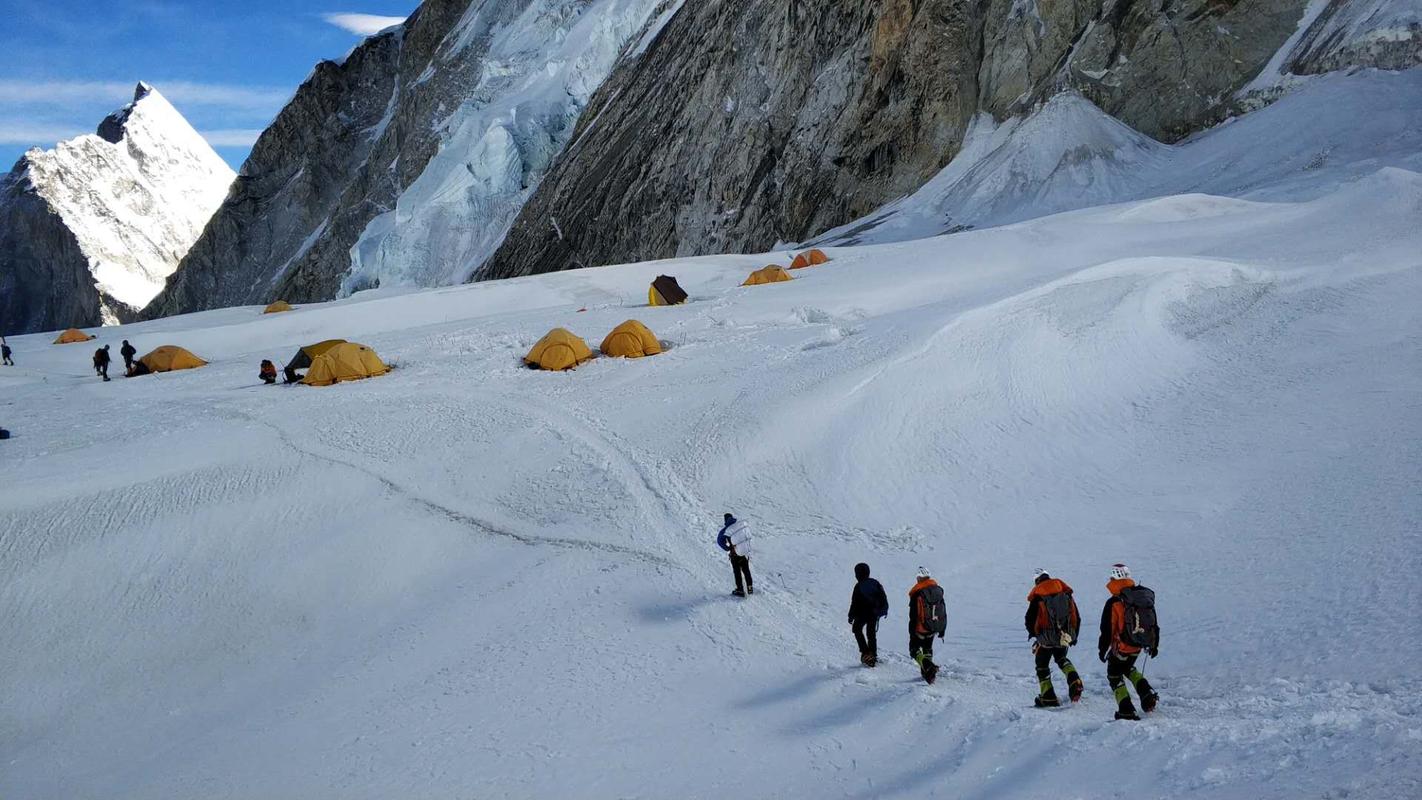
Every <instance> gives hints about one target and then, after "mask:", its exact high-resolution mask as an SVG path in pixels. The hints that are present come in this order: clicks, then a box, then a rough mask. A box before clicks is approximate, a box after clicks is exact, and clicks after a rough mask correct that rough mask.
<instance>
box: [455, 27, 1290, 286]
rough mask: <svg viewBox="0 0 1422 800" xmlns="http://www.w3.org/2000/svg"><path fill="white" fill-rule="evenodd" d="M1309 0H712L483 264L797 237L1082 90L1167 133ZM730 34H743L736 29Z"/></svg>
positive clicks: (573, 149)
mask: <svg viewBox="0 0 1422 800" xmlns="http://www.w3.org/2000/svg"><path fill="white" fill-rule="evenodd" d="M1304 6H1305V0H1260V2H1252V3H1239V2H1232V0H1187V2H1161V1H1160V0H1154V1H1153V2H1148V1H1146V0H1136V1H1133V0H1061V1H1060V2H1051V3H1048V2H1037V1H1036V0H989V2H985V3H969V2H963V1H962V0H918V1H917V2H910V0H802V2H795V3H789V4H786V3H783V2H771V1H770V0H707V1H706V2H700V3H688V4H685V5H683V6H681V7H680V10H679V11H678V12H677V13H676V15H675V16H674V17H673V18H672V19H671V20H670V21H669V22H668V23H667V24H666V26H665V27H664V28H662V29H661V30H660V33H659V35H657V36H656V39H655V41H652V42H651V43H650V44H649V45H647V46H646V47H645V49H643V50H639V51H637V52H634V53H632V54H630V55H629V57H627V58H625V59H624V60H623V62H622V63H621V65H620V66H619V68H618V69H617V70H616V71H615V72H614V73H613V75H612V76H611V78H610V79H609V80H608V81H607V83H606V84H605V85H604V86H603V87H602V88H601V89H600V90H599V92H598V93H597V94H596V95H595V96H594V98H593V100H592V102H591V104H590V105H589V109H588V111H587V113H585V114H584V116H583V119H582V120H580V122H579V128H578V131H577V132H576V133H575V135H574V138H573V143H572V144H571V145H570V146H569V147H568V149H567V150H566V151H565V153H564V154H563V156H562V157H561V158H560V160H559V162H558V163H557V164H556V165H555V167H554V169H553V170H552V171H551V172H550V173H549V174H548V176H547V177H546V178H545V179H544V181H543V182H542V184H541V185H540V186H539V187H538V189H537V191H536V192H535V193H534V194H533V196H532V198H531V199H530V200H529V202H528V204H527V205H526V206H525V207H524V209H523V211H522V212H521V214H520V216H519V218H518V220H517V222H516V223H515V224H514V226H513V228H512V230H511V231H510V233H509V235H508V236H507V238H506V239H505V241H504V244H503V245H502V247H501V248H500V249H499V250H498V252H497V253H496V254H495V256H494V257H493V258H492V259H490V260H489V261H488V262H487V263H486V264H485V265H484V267H482V268H481V269H480V271H479V273H478V275H477V277H479V278H499V277H508V276H512V275H524V274H531V273H535V272H544V271H548V270H556V269H567V268H571V267H579V266H592V265H598V264H608V263H616V262H620V261H635V260H639V259H648V258H659V257H667V256H673V255H692V254H705V253H716V252H728V251H748V250H762V249H767V248H769V247H771V246H773V245H774V244H775V243H777V242H782V241H803V240H804V239H806V238H808V237H810V236H813V235H814V234H817V233H819V232H821V231H824V230H826V229H828V228H832V227H834V226H836V225H842V224H844V223H846V222H849V221H850V220H853V219H856V218H859V217H861V216H863V215H865V214H867V213H868V212H870V211H871V210H873V209H875V208H877V207H879V206H881V205H882V204H884V203H885V202H888V201H890V200H893V199H895V198H897V197H901V196H903V195H905V194H907V193H909V192H912V191H914V190H915V189H917V188H918V187H919V186H921V185H922V184H923V183H924V182H925V181H927V180H928V179H929V178H930V177H932V176H933V175H934V174H936V173H937V172H938V171H939V169H941V168H942V167H943V166H944V165H945V164H946V163H947V162H948V161H949V160H950V159H952V158H953V157H954V155H956V154H957V152H958V151H959V149H960V148H961V147H962V146H963V142H964V139H965V136H966V134H967V132H968V128H969V126H970V124H972V122H973V120H974V119H975V118H976V117H977V114H978V113H979V112H980V111H986V112H987V113H989V114H990V115H992V116H993V117H994V118H995V119H998V120H1002V119H1006V118H1009V117H1012V116H1014V115H1020V114H1023V113H1026V112H1027V111H1029V110H1030V109H1031V108H1033V107H1034V106H1035V105H1037V104H1039V103H1040V102H1042V101H1044V100H1045V99H1047V98H1050V97H1052V96H1053V95H1055V94H1057V93H1059V92H1061V91H1063V90H1066V89H1072V90H1075V91H1076V92H1078V93H1079V94H1080V95H1082V96H1084V97H1086V98H1088V99H1090V100H1091V101H1093V102H1095V103H1096V104H1097V105H1099V106H1100V107H1101V108H1103V109H1104V110H1105V111H1107V112H1108V113H1110V114H1112V115H1114V116H1116V117H1118V118H1119V119H1120V120H1122V121H1123V122H1125V123H1126V124H1127V125H1129V126H1131V127H1133V128H1135V129H1137V130H1139V131H1141V132H1143V133H1145V134H1148V135H1151V136H1155V137H1157V138H1164V139H1174V138H1179V137H1181V136H1184V135H1186V134H1188V133H1191V132H1193V131H1196V130H1199V129H1200V128H1202V127H1205V126H1207V125H1209V124H1210V123H1212V122H1213V121H1215V120H1217V119H1218V118H1219V116H1220V115H1221V114H1222V113H1223V111H1224V109H1225V108H1226V107H1227V104H1228V102H1229V100H1230V93H1231V92H1232V91H1233V90H1234V89H1237V88H1238V87H1239V86H1241V85H1242V84H1243V83H1244V82H1246V81H1247V80H1248V79H1249V78H1250V77H1252V76H1253V75H1254V74H1255V73H1257V72H1258V71H1259V70H1260V69H1261V68H1262V67H1263V66H1264V65H1265V64H1266V63H1267V62H1268V60H1269V58H1270V56H1271V55H1272V54H1273V53H1274V52H1275V51H1276V50H1277V49H1278V48H1279V47H1280V45H1281V44H1283V42H1284V41H1285V40H1286V39H1287V38H1288V36H1289V35H1290V34H1292V33H1293V32H1294V30H1295V28H1296V26H1297V23H1298V20H1299V17H1300V15H1301V14H1302V12H1303V9H1304ZM727 43H733V44H734V46H727Z"/></svg>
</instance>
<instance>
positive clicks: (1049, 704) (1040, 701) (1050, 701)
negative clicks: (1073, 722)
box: [1033, 677, 1062, 708]
mask: <svg viewBox="0 0 1422 800" xmlns="http://www.w3.org/2000/svg"><path fill="white" fill-rule="evenodd" d="M1061 704H1062V701H1060V700H1058V699H1057V689H1056V687H1055V686H1053V685H1052V679H1051V677H1046V678H1043V679H1041V680H1040V681H1037V699H1036V700H1034V701H1033V705H1035V706H1037V708H1056V707H1057V706H1059V705H1061Z"/></svg>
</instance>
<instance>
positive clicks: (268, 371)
mask: <svg viewBox="0 0 1422 800" xmlns="http://www.w3.org/2000/svg"><path fill="white" fill-rule="evenodd" d="M257 377H259V378H261V379H262V383H265V384H267V385H268V386H270V385H271V384H273V383H276V379H277V371H276V364H273V363H272V362H271V361H270V360H269V359H265V358H264V359H262V369H261V371H260V372H258V373H257Z"/></svg>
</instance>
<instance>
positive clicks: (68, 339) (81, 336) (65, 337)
mask: <svg viewBox="0 0 1422 800" xmlns="http://www.w3.org/2000/svg"><path fill="white" fill-rule="evenodd" d="M94 338H95V337H93V336H90V335H89V334H87V333H85V332H83V331H81V330H79V329H78V328H70V329H69V330H67V331H65V332H63V333H61V334H59V336H58V337H57V338H56V339H55V340H54V343H55V344H75V343H77V342H87V341H91V340H92V339H94Z"/></svg>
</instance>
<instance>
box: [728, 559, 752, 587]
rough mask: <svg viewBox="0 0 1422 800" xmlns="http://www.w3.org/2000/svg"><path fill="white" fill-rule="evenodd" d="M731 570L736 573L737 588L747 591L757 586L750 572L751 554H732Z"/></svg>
mask: <svg viewBox="0 0 1422 800" xmlns="http://www.w3.org/2000/svg"><path fill="white" fill-rule="evenodd" d="M731 571H732V572H734V573H735V574H736V588H737V589H740V590H741V591H745V590H746V589H747V588H750V587H752V586H755V581H754V580H752V579H751V574H750V556H738V555H736V554H735V553H732V554H731Z"/></svg>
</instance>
